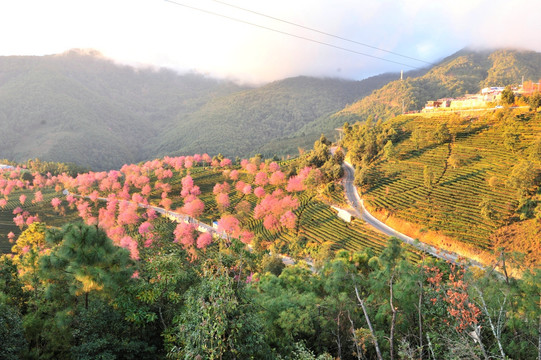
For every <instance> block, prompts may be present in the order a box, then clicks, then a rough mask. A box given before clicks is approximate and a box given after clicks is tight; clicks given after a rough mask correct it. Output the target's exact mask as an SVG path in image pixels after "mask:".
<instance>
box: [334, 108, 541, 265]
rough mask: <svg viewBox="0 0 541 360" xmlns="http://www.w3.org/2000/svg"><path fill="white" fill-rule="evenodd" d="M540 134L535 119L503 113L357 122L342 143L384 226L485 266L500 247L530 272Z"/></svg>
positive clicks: (540, 177)
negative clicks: (510, 253)
mask: <svg viewBox="0 0 541 360" xmlns="http://www.w3.org/2000/svg"><path fill="white" fill-rule="evenodd" d="M540 134H541V113H539V112H537V113H536V112H524V111H522V110H512V109H503V110H498V111H496V112H493V111H488V112H482V113H477V114H476V115H475V116H463V117H461V116H459V115H457V114H440V115H433V116H429V115H406V116H404V115H402V116H399V117H396V118H394V119H391V120H390V121H389V122H387V123H384V124H377V125H374V124H373V123H370V122H369V123H367V124H366V125H360V124H356V125H354V126H353V127H349V128H348V130H347V135H346V138H345V140H344V145H345V146H346V147H347V148H348V149H351V151H350V154H351V160H352V162H353V163H354V164H355V165H356V166H357V174H356V181H357V183H358V184H359V185H360V186H361V187H362V188H363V197H364V198H365V199H366V201H367V203H368V205H369V207H370V208H371V209H373V210H374V211H376V212H377V213H378V214H379V216H380V217H382V218H385V219H386V220H387V221H388V222H389V223H390V224H394V225H395V226H397V227H398V228H401V229H402V230H404V231H406V232H409V233H410V234H411V235H413V236H414V237H419V238H422V239H424V240H425V241H429V242H432V243H434V244H435V245H437V246H447V247H449V248H450V249H451V250H455V251H458V252H459V253H460V252H462V253H463V254H465V255H467V256H469V257H477V258H479V260H481V261H483V262H485V263H489V262H491V261H493V260H495V259H496V258H498V257H499V256H500V253H501V251H502V250H504V251H506V252H515V251H516V252H518V253H520V254H522V255H521V256H522V257H523V259H522V260H521V261H524V262H525V263H527V264H531V265H535V266H539V263H540V261H541V253H540V249H541V246H540V245H541V244H540V242H539V239H540V235H541V234H540V231H541V226H540V225H539V224H540V221H541V187H540V186H541V137H540ZM408 223H413V224H416V226H414V227H413V228H411V227H408V225H407V224H408Z"/></svg>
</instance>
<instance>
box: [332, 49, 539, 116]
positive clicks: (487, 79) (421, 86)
mask: <svg viewBox="0 0 541 360" xmlns="http://www.w3.org/2000/svg"><path fill="white" fill-rule="evenodd" d="M522 76H524V79H525V80H528V79H530V80H534V81H537V79H539V78H541V54H540V53H537V52H533V51H513V50H497V51H482V52H477V51H473V50H467V49H465V50H461V51H459V52H457V53H456V54H454V55H452V56H449V57H448V58H446V59H444V60H442V61H441V62H439V63H438V64H436V65H435V66H434V67H432V68H431V69H429V70H428V71H426V72H421V73H419V71H416V72H413V73H406V74H405V76H404V80H402V81H401V80H396V81H392V82H390V83H388V84H387V85H385V86H383V87H382V88H381V89H378V90H376V91H374V92H373V93H372V94H370V95H369V96H367V97H365V98H363V99H362V100H360V101H357V102H355V103H354V104H351V105H350V106H347V107H346V108H344V109H343V110H341V111H340V112H338V113H336V114H335V115H334V117H335V118H337V119H340V120H341V122H342V123H344V121H349V122H350V123H353V122H355V121H359V120H364V119H366V118H367V117H369V116H372V117H374V118H377V119H379V118H381V119H388V118H390V117H393V116H396V115H398V114H401V113H402V112H403V111H404V112H408V111H411V110H421V109H422V107H423V106H424V104H425V103H426V101H428V100H436V99H439V98H444V97H459V96H463V95H464V94H466V93H472V94H473V93H477V92H479V91H480V90H481V89H482V88H484V87H487V86H506V85H511V84H517V85H518V84H520V82H521V81H522Z"/></svg>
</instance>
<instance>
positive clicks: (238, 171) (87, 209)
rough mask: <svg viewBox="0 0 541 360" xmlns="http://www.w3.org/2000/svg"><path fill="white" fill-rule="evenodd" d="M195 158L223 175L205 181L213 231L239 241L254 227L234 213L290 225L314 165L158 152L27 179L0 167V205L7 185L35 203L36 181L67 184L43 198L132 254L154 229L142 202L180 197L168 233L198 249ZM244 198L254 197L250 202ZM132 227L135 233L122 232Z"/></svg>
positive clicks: (204, 242)
mask: <svg viewBox="0 0 541 360" xmlns="http://www.w3.org/2000/svg"><path fill="white" fill-rule="evenodd" d="M201 165H204V166H210V167H211V168H212V169H214V171H221V172H222V175H223V179H224V181H223V182H221V183H216V184H215V186H214V188H213V195H214V197H215V201H216V205H217V206H216V210H217V212H218V215H219V216H218V217H219V220H218V221H217V223H218V232H219V233H222V234H225V235H226V236H227V238H231V237H233V238H238V239H240V240H241V241H242V242H243V243H246V244H249V243H251V241H252V239H253V237H254V234H253V233H252V232H250V231H249V230H247V229H244V228H243V227H242V225H241V221H240V220H239V219H240V218H242V217H243V216H246V215H248V214H249V215H252V216H253V217H254V218H255V219H262V221H263V225H264V227H265V228H266V229H268V230H270V231H278V230H279V229H280V228H282V227H283V228H287V229H293V228H295V225H296V220H297V219H296V215H295V210H296V209H297V207H298V205H299V202H298V200H297V198H296V197H295V193H298V192H300V191H303V190H304V189H305V181H306V179H307V178H308V176H309V175H310V174H311V173H313V172H314V171H319V170H317V169H312V168H305V169H302V170H301V171H300V172H299V174H297V175H295V176H291V177H290V178H289V179H288V178H287V176H286V175H285V174H284V173H283V172H282V171H281V169H280V165H279V164H277V163H276V162H270V163H264V162H260V161H259V159H257V158H254V159H251V160H247V159H244V160H242V161H241V163H240V167H239V168H234V167H233V166H232V162H231V160H229V159H221V160H218V159H211V158H210V156H208V155H207V154H203V155H198V154H196V155H193V156H181V157H165V158H163V159H161V160H159V159H156V160H152V161H148V162H146V163H143V164H131V165H124V166H123V167H122V168H121V169H120V170H119V171H118V170H112V171H109V172H88V173H84V174H79V175H77V176H75V177H71V176H68V175H66V174H62V175H58V176H52V175H51V174H47V175H42V174H39V173H34V174H31V175H32V176H31V178H32V179H31V180H23V178H25V176H23V174H25V173H27V172H28V171H26V170H25V169H23V168H16V169H15V170H11V171H3V172H2V173H1V175H2V176H0V194H1V195H2V196H3V197H2V198H0V207H2V208H3V207H5V206H6V205H7V203H8V201H9V196H10V194H11V193H12V192H13V191H19V190H33V191H34V197H33V199H32V203H39V202H43V199H44V197H43V193H42V190H43V189H45V188H54V189H55V191H57V192H60V191H62V190H63V189H67V190H68V191H69V194H68V195H67V196H66V197H65V198H63V197H61V196H56V197H54V198H52V200H50V205H51V206H52V207H53V208H54V209H55V210H56V211H57V212H58V213H60V214H64V213H65V211H66V209H67V208H70V209H72V210H73V211H75V210H76V211H77V213H78V215H79V216H80V217H81V218H82V219H83V220H84V221H85V222H86V223H87V224H95V225H98V226H100V227H102V228H103V229H104V230H105V231H106V232H107V234H108V236H109V237H110V238H111V239H112V240H113V241H114V242H115V243H116V244H117V245H118V246H122V247H124V248H127V249H128V250H129V251H130V253H131V255H132V258H134V259H138V258H139V250H140V247H141V246H143V247H149V246H152V245H153V243H154V241H155V240H156V238H157V237H158V236H159V235H158V234H157V233H156V231H155V226H154V224H153V222H154V220H155V219H156V217H157V214H156V211H155V210H154V209H153V208H152V207H150V206H151V205H152V204H155V205H159V206H161V207H163V208H164V209H166V210H171V206H172V204H173V203H174V202H176V203H181V204H182V206H181V207H180V208H177V209H176V210H175V211H176V212H179V213H182V214H185V215H187V216H189V217H190V218H191V219H192V220H193V221H191V222H188V223H179V224H178V225H177V226H176V229H175V230H174V241H175V242H177V243H179V244H180V245H182V246H183V247H184V248H186V249H189V250H194V249H205V248H206V247H208V246H209V245H210V244H211V243H212V236H211V234H209V233H200V234H199V233H198V232H197V223H196V222H195V220H197V219H199V218H200V217H201V216H202V215H203V214H204V212H205V203H204V201H203V200H202V199H201V196H202V194H201V190H200V188H199V186H198V185H196V184H195V183H194V179H193V178H192V176H191V174H190V170H191V169H192V168H193V167H195V166H201ZM26 177H28V176H26ZM178 177H181V181H180V185H181V187H180V189H175V188H174V187H175V185H174V184H175V183H177V182H175V181H173V180H174V179H175V178H178ZM235 191H236V192H237V193H238V198H240V199H241V200H240V201H238V202H237V204H236V206H232V203H231V195H232V194H234V192H235ZM249 198H250V199H251V201H248V200H247V199H249ZM104 200H105V202H104ZM27 201H28V199H27V198H26V195H25V194H21V195H20V196H19V202H20V204H21V206H24V205H25V203H26V202H27ZM100 203H101V204H100ZM151 203H152V204H151ZM252 203H255V207H254V208H253V209H252ZM14 215H15V218H14V222H15V223H16V225H17V226H20V227H23V226H25V225H29V224H31V223H32V222H35V221H39V217H38V215H31V214H30V213H29V212H28V211H24V210H23V209H22V208H21V207H18V208H17V209H15V210H14ZM134 230H135V231H134ZM134 233H135V234H136V235H129V234H134Z"/></svg>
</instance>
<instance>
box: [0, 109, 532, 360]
mask: <svg viewBox="0 0 541 360" xmlns="http://www.w3.org/2000/svg"><path fill="white" fill-rule="evenodd" d="M517 115H520V114H517ZM520 119H522V120H523V121H526V122H528V124H530V122H531V121H532V119H531V118H520ZM398 120H399V122H398V123H397V124H394V125H396V126H394V127H393V124H391V123H389V125H385V127H383V126H382V125H381V124H380V125H376V126H375V128H373V129H368V128H366V130H367V132H368V133H372V134H374V135H376V133H377V131H376V130H378V127H382V128H381V129H380V130H382V132H381V133H378V134H377V135H378V136H376V137H377V138H379V139H380V140H381V139H384V138H386V137H389V138H393V139H395V140H396V139H403V141H404V143H405V142H407V140H406V139H405V137H406V134H407V125H408V124H407V121H405V119H398ZM511 120H513V119H511ZM522 120H521V121H522ZM536 121H537V122H536V124H537V123H538V120H536ZM531 124H534V122H531ZM402 128H404V129H405V130H403V131H402V130H401V129H402ZM395 129H396V130H395ZM475 129H476V130H475V131H473V133H478V132H479V131H477V130H478V129H477V128H475ZM356 130H359V128H358V127H357V129H355V128H354V129H352V130H351V131H348V137H349V136H350V132H351V133H352V132H353V131H356ZM372 130H374V131H372ZM397 130H398V131H397ZM361 132H362V131H361ZM382 134H383V135H382ZM441 134H443V135H445V132H442V133H441ZM427 139H428V138H427ZM438 139H444V140H445V139H447V138H446V137H445V136H443V137H439V135H438ZM329 145H330V143H329V142H328V141H327V140H326V139H325V137H321V138H320V140H318V141H316V142H315V143H314V149H313V150H311V151H308V152H305V153H304V155H303V156H302V157H299V158H297V159H294V160H289V161H283V162H280V163H278V162H274V161H272V160H266V161H265V160H263V159H262V158H260V157H253V158H251V159H243V160H241V161H239V162H238V163H233V162H232V161H231V160H230V159H227V158H221V157H214V158H210V157H209V156H208V155H206V154H203V155H194V156H186V157H175V158H172V157H165V158H163V159H156V160H152V161H148V162H144V163H139V164H130V165H124V166H122V168H121V169H120V171H116V170H113V171H108V172H79V173H72V174H73V176H71V175H68V174H67V173H58V172H59V171H61V170H63V169H65V168H66V165H65V164H58V165H57V166H56V167H55V166H54V165H53V164H51V163H47V164H44V163H38V162H31V163H28V164H27V165H28V166H27V167H28V169H23V168H21V167H18V168H15V169H8V170H2V171H0V193H1V194H2V196H1V197H0V208H3V211H2V212H0V221H2V220H4V219H7V218H9V217H14V219H13V221H14V224H16V226H17V228H18V229H19V230H22V232H20V233H19V232H18V233H17V234H10V235H9V238H10V243H11V244H12V245H13V247H12V253H11V254H9V255H5V256H0V324H3V326H1V327H0V343H1V344H3V346H2V347H0V358H2V359H3V358H7V359H42V358H50V359H97V358H110V359H113V358H119V359H120V358H134V359H135V358H137V359H179V360H180V359H196V358H201V359H219V358H221V359H239V358H242V359H250V358H254V359H269V360H271V359H291V360H293V359H307V360H318V359H319V360H322V359H325V360H327V359H329V360H330V359H333V358H340V359H344V360H353V359H359V358H368V359H375V358H379V359H397V358H401V357H404V356H405V354H408V355H407V356H409V358H430V357H432V358H437V359H449V360H451V359H456V358H457V356H459V357H460V358H473V359H481V358H496V357H499V358H507V357H508V356H507V354H512V357H513V358H516V359H528V360H529V359H532V360H533V359H535V358H536V357H537V353H538V352H537V348H536V346H535V345H533V346H532V344H536V341H537V340H538V338H539V333H538V324H539V322H538V320H539V316H540V314H539V311H540V308H539V294H540V292H539V286H540V284H541V282H540V279H541V274H540V273H539V271H538V269H535V268H529V267H527V266H525V264H524V263H523V264H522V266H523V268H522V270H523V278H522V279H513V278H511V279H507V281H503V280H502V279H500V278H499V277H497V276H496V275H495V272H494V271H486V272H485V271H481V270H479V269H475V271H469V270H468V269H467V268H464V267H462V266H461V265H455V264H446V263H445V262H443V261H440V260H437V259H433V258H430V257H425V256H422V255H421V254H418V253H416V252H415V251H412V250H411V249H409V248H408V247H406V246H403V245H402V244H401V243H400V242H399V241H398V240H397V239H390V240H389V239H386V238H385V237H384V236H383V235H381V234H380V233H376V232H374V231H373V230H371V229H370V228H367V227H366V226H365V224H363V223H362V222H361V221H360V220H358V219H357V220H354V221H353V222H351V223H345V222H343V221H342V220H340V219H338V218H337V217H336V215H335V214H334V211H333V210H332V209H331V208H330V207H329V205H328V203H329V202H334V203H338V204H339V203H342V202H343V201H344V200H343V193H342V190H341V189H340V187H339V185H338V183H337V182H336V180H337V179H339V178H340V176H341V167H340V164H341V162H342V159H343V155H342V153H341V152H336V153H335V155H332V156H331V155H330V154H329ZM403 145H405V144H403ZM429 147H430V144H429ZM536 149H537V148H536ZM392 150H393V149H389V147H386V150H385V154H386V156H387V155H389V156H390V155H392V154H393V151H392ZM423 150H425V149H423ZM516 150H517V151H521V149H520V148H517V149H516ZM420 151H422V150H420ZM427 151H428V150H427ZM369 153H370V152H369ZM396 153H398V154H399V156H402V151H401V150H400V151H398V152H396ZM357 154H359V153H357ZM533 156H535V154H534V155H533ZM377 157H378V152H377V151H376V152H375V154H374V158H373V159H368V158H367V159H366V161H371V160H375V161H376V162H377ZM45 170H47V172H46V173H43V172H42V171H45ZM70 170H71V171H76V169H73V168H70ZM62 189H68V190H69V192H70V193H69V194H67V195H66V194H63V193H62V192H61V191H62ZM99 197H107V201H103V200H100V199H99ZM138 204H139V206H138ZM151 205H158V206H161V207H164V208H166V209H170V210H172V211H174V212H179V213H183V214H186V215H189V216H190V217H191V219H185V220H183V221H178V222H177V221H173V220H172V218H173V214H172V213H170V212H169V213H165V214H164V216H161V215H158V213H157V212H156V210H154V209H153V208H151V207H150V206H151ZM38 212H39V214H38ZM76 218H80V219H79V220H75V219H76ZM62 220H63V221H66V222H69V223H67V224H66V225H64V226H63V227H61V228H59V227H58V226H59V225H60V223H61V221H62ZM81 220H82V221H81ZM197 220H201V221H204V222H207V223H210V222H212V221H216V223H217V224H216V225H217V226H216V229H215V230H213V231H212V235H211V232H208V230H205V231H204V232H201V224H200V223H197ZM83 221H84V222H83ZM51 225H55V226H51ZM0 230H1V231H3V230H4V228H3V227H0ZM248 245H250V246H248ZM344 249H347V250H349V251H347V250H344ZM334 250H337V251H334ZM271 252H272V255H271ZM280 252H285V253H287V254H289V255H291V256H293V257H295V258H298V259H297V260H300V259H299V258H304V257H305V256H306V255H310V256H311V260H312V261H313V265H308V264H307V263H306V262H304V261H302V260H300V261H298V262H297V263H296V264H293V265H288V266H285V265H284V263H283V261H282V259H281V258H280V257H278V256H277V255H276V254H277V253H280ZM470 270H471V269H470ZM511 299H512V301H511ZM494 314H500V315H499V318H498V320H496V319H495V318H496V316H495V315H494ZM504 315H505V316H504ZM494 324H495V325H494ZM481 329H483V330H482V333H481ZM472 333H474V334H477V340H474V339H473V338H472V337H471V335H470V334H472ZM481 334H482V336H481ZM425 339H426V340H425ZM479 339H480V341H479ZM6 345H8V346H6Z"/></svg>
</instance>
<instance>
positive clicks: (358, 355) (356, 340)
mask: <svg viewBox="0 0 541 360" xmlns="http://www.w3.org/2000/svg"><path fill="white" fill-rule="evenodd" d="M348 319H349V322H350V323H351V334H352V335H353V343H354V344H355V350H356V352H357V360H361V354H362V350H361V347H360V346H359V340H358V339H357V335H356V334H355V325H354V324H353V320H351V315H350V314H349V310H348ZM540 324H541V322H540Z"/></svg>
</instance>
